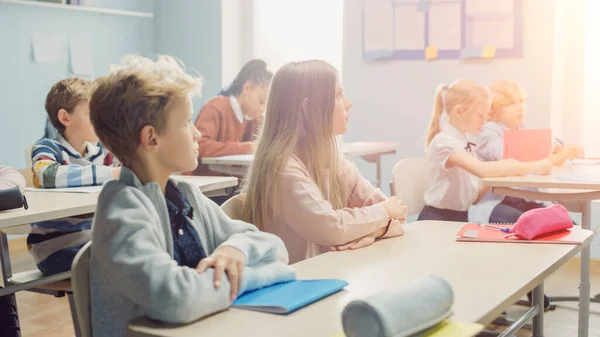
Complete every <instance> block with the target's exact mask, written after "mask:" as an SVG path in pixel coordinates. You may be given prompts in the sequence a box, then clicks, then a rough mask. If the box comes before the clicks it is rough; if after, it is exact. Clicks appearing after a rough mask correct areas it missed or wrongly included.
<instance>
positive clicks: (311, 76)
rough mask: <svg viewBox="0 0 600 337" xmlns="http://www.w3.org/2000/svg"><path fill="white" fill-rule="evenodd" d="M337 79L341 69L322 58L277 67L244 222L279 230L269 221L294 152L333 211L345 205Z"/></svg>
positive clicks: (247, 186) (248, 183) (249, 182)
mask: <svg viewBox="0 0 600 337" xmlns="http://www.w3.org/2000/svg"><path fill="white" fill-rule="evenodd" d="M337 82H338V72H337V70H336V69H335V68H334V67H333V66H332V65H330V64H329V63H327V62H324V61H320V60H310V61H303V62H293V63H289V64H286V65H284V66H283V67H281V68H280V69H279V70H278V71H277V73H276V74H275V76H274V77H273V82H272V86H271V93H270V95H269V100H268V103H267V111H266V113H265V119H264V122H263V125H262V127H261V130H260V135H259V136H258V140H257V147H256V151H255V155H254V160H253V161H252V164H251V165H250V170H249V172H248V175H247V180H246V181H245V183H244V186H243V191H244V192H246V200H245V202H244V207H243V210H242V214H243V217H242V219H243V220H245V221H247V222H250V223H253V224H255V225H256V226H257V227H258V228H259V229H260V230H263V231H267V232H271V233H275V232H277V230H278V228H266V227H265V223H269V222H271V221H272V220H273V212H272V209H273V208H276V207H278V206H277V201H278V199H279V197H278V189H279V178H280V177H281V174H282V172H283V171H284V169H285V166H286V165H287V163H288V161H289V160H290V158H291V157H292V155H296V156H298V157H299V158H300V160H302V163H303V164H304V166H305V167H306V170H307V171H308V174H309V176H310V177H311V179H312V180H313V181H314V182H315V184H316V185H317V187H318V188H319V190H320V192H321V194H322V195H323V197H327V196H329V197H330V200H331V204H332V206H333V208H334V209H340V208H343V207H344V206H345V204H346V200H347V191H346V187H345V185H344V184H343V182H342V180H341V178H340V175H339V174H338V172H339V165H340V162H341V159H342V157H341V156H340V154H339V152H338V146H337V141H336V137H335V134H334V131H333V108H334V105H335V100H336V83H337ZM326 172H328V174H325V173H326Z"/></svg>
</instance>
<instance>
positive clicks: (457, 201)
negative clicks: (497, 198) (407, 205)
mask: <svg viewBox="0 0 600 337" xmlns="http://www.w3.org/2000/svg"><path fill="white" fill-rule="evenodd" d="M468 146H469V141H468V139H467V137H466V136H465V135H464V134H461V133H460V131H458V130H457V129H456V128H454V127H453V126H452V125H450V124H446V125H444V126H443V127H442V131H441V132H440V133H438V134H437V135H436V136H435V137H434V138H433V140H432V141H431V144H430V145H429V158H428V159H429V172H428V175H429V189H428V190H427V192H425V204H426V205H428V206H432V207H436V208H441V209H450V210H453V211H460V212H464V211H467V210H468V209H469V207H470V206H471V205H472V204H473V202H475V200H477V196H478V193H479V178H478V177H476V176H474V175H472V174H471V173H469V172H468V171H467V170H465V169H462V168H460V167H451V168H446V162H447V161H448V158H450V156H451V155H452V154H454V153H455V152H457V151H467V148H468ZM470 146H471V151H470V153H471V155H473V156H474V157H476V156H475V150H476V148H475V144H473V143H471V145H470Z"/></svg>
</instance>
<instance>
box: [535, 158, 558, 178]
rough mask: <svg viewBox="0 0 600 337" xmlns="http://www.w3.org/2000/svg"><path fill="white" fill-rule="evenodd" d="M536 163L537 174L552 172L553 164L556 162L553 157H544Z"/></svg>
mask: <svg viewBox="0 0 600 337" xmlns="http://www.w3.org/2000/svg"><path fill="white" fill-rule="evenodd" d="M533 164H534V165H535V172H534V173H535V174H542V175H545V174H550V173H552V165H553V164H554V163H553V162H552V160H551V159H543V160H539V161H537V162H534V163H533Z"/></svg>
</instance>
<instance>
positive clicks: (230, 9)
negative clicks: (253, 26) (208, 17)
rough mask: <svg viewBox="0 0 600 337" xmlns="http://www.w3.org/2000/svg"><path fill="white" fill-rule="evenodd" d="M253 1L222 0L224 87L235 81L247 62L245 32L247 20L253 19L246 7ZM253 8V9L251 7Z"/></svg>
mask: <svg viewBox="0 0 600 337" xmlns="http://www.w3.org/2000/svg"><path fill="white" fill-rule="evenodd" d="M251 2H252V1H244V0H221V39H222V41H221V43H222V44H221V54H222V62H223V64H222V69H221V72H222V83H223V86H226V85H228V84H229V83H231V82H232V81H233V79H234V78H235V76H236V75H237V73H238V71H239V70H240V69H241V68H242V66H243V65H244V63H245V62H246V61H247V60H246V59H245V54H244V47H245V45H244V40H246V39H245V38H244V31H245V30H247V29H245V28H246V27H247V24H246V22H245V21H246V20H249V18H251V17H252V15H251V13H252V12H250V11H247V10H246V11H245V8H244V6H246V5H247V4H250V3H251ZM250 8H251V7H250Z"/></svg>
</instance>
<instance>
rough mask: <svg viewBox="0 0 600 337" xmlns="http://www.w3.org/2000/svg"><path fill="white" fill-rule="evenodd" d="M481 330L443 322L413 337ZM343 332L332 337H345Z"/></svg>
mask: <svg viewBox="0 0 600 337" xmlns="http://www.w3.org/2000/svg"><path fill="white" fill-rule="evenodd" d="M482 330H483V325H481V324H477V323H464V322H453V321H448V320H446V321H443V322H441V323H440V324H438V325H436V326H435V327H434V328H431V329H429V330H427V331H425V332H423V333H421V334H418V335H416V336H415V337H472V336H475V335H476V334H478V333H479V332H481V331H482ZM345 336H346V335H344V333H343V332H341V333H339V334H337V335H335V336H332V337H345Z"/></svg>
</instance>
